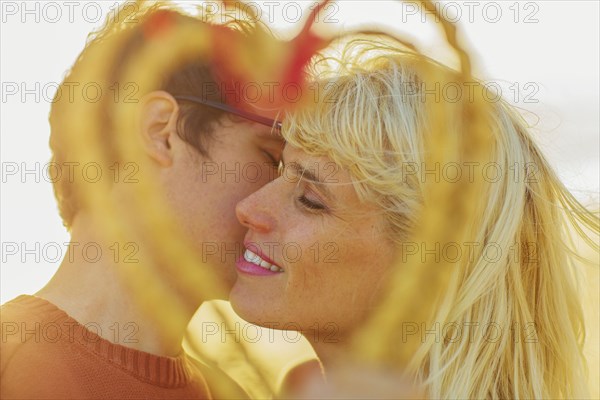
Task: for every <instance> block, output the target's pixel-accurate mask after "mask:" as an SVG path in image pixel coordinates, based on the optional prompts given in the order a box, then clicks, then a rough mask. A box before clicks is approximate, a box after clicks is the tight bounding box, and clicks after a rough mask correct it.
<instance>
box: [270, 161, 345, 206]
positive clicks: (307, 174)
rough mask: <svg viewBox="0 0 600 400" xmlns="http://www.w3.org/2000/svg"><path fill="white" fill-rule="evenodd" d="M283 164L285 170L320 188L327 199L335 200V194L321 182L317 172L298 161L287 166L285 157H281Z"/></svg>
mask: <svg viewBox="0 0 600 400" xmlns="http://www.w3.org/2000/svg"><path fill="white" fill-rule="evenodd" d="M281 163H282V165H283V168H290V169H291V170H292V171H293V172H294V174H296V175H298V176H299V177H300V178H301V179H304V180H307V181H309V182H310V183H312V184H314V185H315V186H317V187H318V188H319V190H321V191H323V194H325V195H326V196H327V197H329V198H332V199H333V198H335V196H334V195H333V193H332V192H331V190H330V188H329V185H327V184H326V183H325V182H323V181H321V180H319V177H318V175H317V174H315V172H314V171H313V170H311V169H309V168H306V167H304V166H303V165H302V164H300V163H299V162H297V161H292V162H290V163H289V164H286V163H285V161H284V160H283V156H282V157H281Z"/></svg>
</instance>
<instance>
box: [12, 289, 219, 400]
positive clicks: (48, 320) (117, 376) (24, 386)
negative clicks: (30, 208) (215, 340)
mask: <svg viewBox="0 0 600 400" xmlns="http://www.w3.org/2000/svg"><path fill="white" fill-rule="evenodd" d="M0 312H1V314H0V318H1V320H2V332H1V334H2V338H1V343H0V398H2V399H12V398H21V399H209V398H210V394H209V391H208V387H207V385H206V381H205V380H204V378H203V376H202V374H201V373H200V372H199V371H198V370H197V369H196V368H195V366H194V365H193V364H192V363H191V362H190V360H189V359H187V358H186V355H185V353H182V354H181V355H180V356H178V357H160V356H156V355H153V354H150V353H145V352H142V351H138V350H134V349H131V348H128V347H125V346H122V345H119V344H115V343H112V342H110V341H108V340H106V339H103V338H101V337H100V336H98V335H97V334H96V333H94V332H92V331H91V330H88V329H86V327H84V326H83V325H81V324H79V323H78V322H77V321H75V320H74V319H73V318H71V317H70V316H68V315H67V314H66V313H65V312H64V311H62V310H61V309H59V308H58V307H56V306H55V305H53V304H52V303H49V302H48V301H46V300H44V299H41V298H38V297H34V296H25V295H23V296H19V297H17V298H16V299H14V300H11V301H9V302H7V303H5V304H4V305H3V306H2V307H0Z"/></svg>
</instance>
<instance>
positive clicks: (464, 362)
mask: <svg viewBox="0 0 600 400" xmlns="http://www.w3.org/2000/svg"><path fill="white" fill-rule="evenodd" d="M185 18H194V17H190V16H185ZM139 20H140V21H143V16H140V18H139ZM130 25H131V24H130ZM133 25H135V24H133ZM128 29H138V28H136V27H135V26H128V27H125V28H124V29H123V31H127V30H128ZM109 34H117V35H118V34H122V33H120V31H119V30H118V29H113V30H112V31H111V32H99V33H97V34H96V37H95V38H94V39H93V40H91V41H90V42H89V43H88V45H87V47H86V50H84V54H82V56H80V58H79V59H78V62H77V63H76V64H75V65H74V66H73V69H72V70H71V74H73V73H76V71H77V68H78V63H79V61H80V60H81V59H84V58H85V52H86V51H87V49H88V48H89V47H92V46H95V45H96V43H98V42H102V38H103V35H109ZM135 45H136V44H129V45H128V46H129V47H128V49H129V50H130V51H132V49H133V48H134V46H135ZM138 45H139V43H138ZM345 46H346V47H345V49H344V50H345V51H344V52H343V53H342V55H341V56H340V58H339V60H338V63H337V64H336V67H335V68H333V67H332V68H330V69H327V68H325V67H323V70H320V69H319V68H321V66H323V65H325V64H327V62H322V63H318V62H316V63H315V71H319V72H318V73H315V74H314V79H315V81H316V82H317V83H318V84H319V87H320V88H321V89H322V91H321V92H320V93H319V96H318V98H317V99H316V100H317V101H315V102H314V103H313V104H307V105H305V106H304V107H302V108H301V109H298V110H297V111H296V112H294V113H291V114H289V115H286V116H285V119H284V120H283V122H282V126H281V131H280V133H279V131H278V130H276V129H274V128H273V126H274V124H275V123H274V122H272V123H269V122H265V121H264V120H263V119H261V118H254V117H253V116H251V115H248V114H243V115H241V114H240V113H238V112H237V111H236V110H235V109H233V108H229V109H228V111H224V110H223V109H222V107H218V106H217V107H214V106H213V105H207V104H206V102H205V101H203V100H202V96H197V95H198V93H203V92H202V91H203V89H204V88H206V85H215V86H216V82H215V81H214V80H213V78H212V74H211V69H210V66H211V63H210V61H207V60H204V61H202V62H194V63H190V64H188V65H185V66H184V67H182V68H180V69H178V70H177V71H175V72H174V73H173V74H172V75H171V76H168V77H164V79H163V80H162V86H161V88H160V90H156V91H152V92H150V93H147V94H145V96H144V98H143V99H142V101H141V102H140V117H141V118H140V121H141V123H140V124H139V125H138V128H139V131H137V132H132V134H135V135H137V136H138V137H139V138H140V139H141V140H140V141H139V145H140V146H141V147H142V148H143V150H144V153H145V156H146V157H148V158H149V159H150V160H151V161H152V163H153V169H152V174H153V177H154V179H155V180H156V181H157V182H159V184H160V187H161V190H163V191H164V194H165V198H166V199H167V201H168V202H169V205H170V206H171V209H172V210H173V213H174V214H175V218H177V221H178V222H179V224H180V226H181V227H182V229H183V230H184V232H185V234H186V236H187V238H188V239H189V240H190V241H191V242H192V243H194V244H195V245H196V247H197V251H198V253H200V254H201V253H202V251H203V246H202V245H203V243H208V242H211V243H220V244H222V245H223V247H222V248H224V249H232V248H236V249H239V251H237V256H238V257H236V260H234V259H233V257H232V255H231V254H229V253H225V250H222V252H223V254H222V253H217V254H204V255H203V258H204V259H205V260H206V261H207V263H206V264H205V266H206V267H208V268H212V269H214V271H213V272H214V273H215V275H216V276H217V277H218V279H219V281H220V282H219V283H220V284H222V285H223V287H225V288H226V289H230V292H229V293H227V292H226V291H225V292H223V293H221V295H222V298H229V299H230V301H231V303H232V306H233V308H234V310H235V311H236V312H237V313H238V314H239V315H240V316H241V317H242V318H244V319H246V320H247V321H249V322H252V323H255V324H258V325H261V324H263V325H267V326H272V324H273V323H278V326H282V325H286V324H287V325H288V326H291V324H293V326H294V327H296V328H297V329H299V330H300V331H304V332H309V333H310V334H307V335H306V338H307V339H308V340H309V342H311V341H312V342H311V344H312V345H313V347H314V349H315V351H316V353H317V355H318V356H319V359H320V361H321V363H322V366H323V368H324V371H325V374H327V373H328V372H329V371H330V370H331V371H334V372H335V369H336V368H337V367H338V366H339V364H340V362H343V358H342V357H343V356H344V353H345V352H347V351H349V348H350V347H349V346H350V342H351V339H352V337H353V336H354V333H356V332H357V331H358V330H359V328H360V327H361V326H362V325H363V324H364V323H365V322H366V321H367V320H368V317H369V316H371V315H372V314H373V313H375V312H376V311H377V309H378V306H379V304H380V301H382V299H383V297H384V296H385V293H387V291H389V290H391V291H393V290H394V287H391V288H390V287H388V286H387V283H389V282H390V281H391V279H392V276H393V275H394V274H395V273H396V270H398V269H400V271H401V269H402V267H403V265H402V263H398V262H397V261H398V260H402V259H403V252H407V251H408V250H410V251H411V252H414V248H413V247H410V248H409V247H408V246H407V245H406V244H407V241H409V240H410V238H411V235H412V233H413V232H414V231H415V230H416V229H417V228H418V226H419V220H418V216H419V210H420V209H421V208H422V207H423V206H424V203H425V201H426V198H427V194H426V190H427V185H430V184H431V182H428V181H427V175H423V174H422V171H420V170H419V166H421V165H423V159H424V156H425V154H426V153H428V152H430V151H432V149H433V147H432V146H435V143H432V142H431V141H430V140H429V138H428V135H429V134H430V132H429V130H430V129H431V121H432V119H433V118H434V116H433V115H431V108H429V105H428V99H427V94H426V93H424V92H423V91H420V90H418V88H419V87H420V86H419V85H421V84H423V83H432V82H428V81H427V80H428V79H430V76H429V75H426V74H422V73H421V71H420V68H419V65H420V64H419V63H417V62H415V60H416V58H415V56H414V55H412V54H411V53H410V52H405V51H402V50H399V49H394V48H393V47H386V46H381V45H380V44H377V43H375V42H369V41H366V40H356V41H352V42H350V43H348V44H346V45H345ZM123 57H126V55H124V56H123ZM323 60H324V61H325V59H323ZM328 61H332V60H331V59H329V60H328ZM120 62H125V61H124V60H123V59H120V60H117V61H116V62H115V63H116V64H115V66H114V69H115V71H117V70H118V69H119V67H120V66H119V65H118V63H120ZM428 65H429V67H430V68H433V69H434V70H436V71H437V72H438V73H439V74H441V75H442V76H444V77H446V78H447V79H453V76H454V75H453V72H452V71H450V70H448V69H445V68H443V67H441V66H439V65H437V64H434V63H428ZM337 67H339V68H337ZM69 76H70V75H67V77H66V78H65V82H68V81H69ZM407 83H410V84H412V85H411V87H412V88H415V87H416V88H417V90H416V91H414V90H410V91H407V85H406V84H407ZM428 87H430V86H428ZM192 96H195V97H192ZM198 98H200V99H199V100H198ZM204 98H206V97H205V96H204ZM209 100H212V101H215V102H219V101H220V94H218V93H215V94H214V99H210V98H209ZM202 103H204V104H202ZM488 111H489V114H488V115H485V117H484V118H485V124H486V126H487V127H488V130H489V134H490V135H491V142H492V154H493V161H494V162H495V163H497V164H498V165H500V166H502V167H504V168H508V167H510V166H513V165H519V166H521V167H523V168H524V166H525V165H535V166H536V170H535V172H536V174H535V179H513V178H514V177H513V175H510V174H504V176H503V177H502V178H501V179H500V180H499V181H494V182H488V184H487V186H485V191H483V192H482V193H481V194H480V196H479V197H478V198H477V203H476V204H473V205H472V206H473V207H474V208H475V209H477V210H478V211H477V212H478V213H479V214H478V217H479V219H478V221H479V224H478V226H477V231H478V232H480V233H481V236H480V237H479V238H480V243H488V242H491V243H495V244H498V245H500V246H502V250H503V251H504V250H505V251H504V252H503V253H502V254H503V255H502V257H499V258H495V259H494V261H493V262H490V261H489V257H486V254H485V253H484V252H483V251H482V250H481V249H477V248H475V249H471V250H472V251H473V258H472V259H471V260H470V261H469V263H468V264H466V265H465V266H464V267H462V266H461V268H457V269H456V270H455V271H454V272H453V274H454V275H453V276H452V277H451V279H450V280H449V282H448V285H447V287H446V288H444V289H445V291H446V293H445V294H444V296H445V297H444V299H445V302H444V304H440V305H439V307H438V310H436V313H435V315H434V320H435V321H436V322H438V323H441V324H442V325H448V324H455V325H459V326H463V327H464V326H467V327H468V326H473V325H474V323H477V324H479V326H481V325H484V324H489V323H494V324H497V325H498V326H501V327H502V330H501V332H502V334H501V335H500V336H499V338H497V339H495V340H486V338H485V337H484V336H482V335H480V334H479V335H472V334H467V332H463V334H462V335H459V336H452V337H451V338H447V337H444V338H443V339H442V340H431V339H432V338H430V337H426V338H425V340H423V341H422V343H421V345H420V346H419V348H418V349H417V350H416V352H415V354H414V357H413V359H412V360H411V363H410V368H412V370H411V371H410V372H411V374H412V375H411V376H413V377H414V378H415V379H416V381H417V384H418V385H419V387H420V388H422V390H423V391H424V393H426V395H427V397H430V398H471V397H477V398H482V397H493V398H497V397H502V398H515V397H528V398H532V397H536V398H550V397H551V398H555V397H566V398H574V397H582V396H584V395H585V386H586V383H585V379H586V377H585V375H584V371H585V361H584V359H583V356H582V353H581V346H582V343H581V337H582V336H581V335H582V334H583V325H582V322H583V321H582V311H581V305H580V304H579V302H578V301H577V292H576V289H575V283H574V281H573V278H572V271H571V270H570V267H571V259H570V254H569V253H568V249H567V248H566V247H563V243H564V242H565V240H564V239H563V238H562V236H563V235H564V234H565V233H564V232H563V231H562V230H561V229H562V226H563V224H564V223H565V222H566V221H567V220H566V219H565V218H566V217H565V216H563V215H562V214H560V211H561V210H559V207H561V206H562V207H566V208H567V209H568V210H570V212H571V213H570V214H569V216H568V218H569V221H571V222H573V223H577V222H579V223H580V224H581V225H586V226H589V227H590V228H591V229H592V230H594V231H595V232H597V231H598V221H597V219H596V217H595V216H593V215H592V214H590V213H589V212H588V211H587V210H585V209H584V208H583V207H582V206H581V205H579V203H577V202H576V200H574V199H573V197H571V195H570V194H569V193H568V191H567V190H566V189H565V188H564V186H563V185H562V184H561V183H560V182H559V180H558V179H557V178H556V176H555V174H554V173H553V172H552V171H551V169H550V167H549V166H548V163H547V162H546V161H545V159H544V158H543V157H542V155H541V153H540V151H539V150H538V149H537V147H536V145H535V144H534V143H533V141H532V139H531V137H530V136H529V134H528V133H527V130H526V128H525V125H524V122H523V121H521V120H520V119H519V117H518V116H517V114H516V113H515V112H514V111H513V110H511V109H510V107H509V106H507V105H506V104H505V103H503V102H496V103H493V104H491V105H490V107H489V110H488ZM70 115H71V114H70V104H69V103H68V102H67V101H65V100H64V99H63V100H61V99H57V101H56V103H55V104H53V107H52V111H51V115H50V124H51V129H52V132H51V147H52V151H53V161H55V162H57V163H64V162H68V161H70V160H72V157H73V154H70V153H69V152H68V151H67V149H68V144H67V143H65V142H64V139H63V138H61V127H62V126H63V124H64V122H63V120H64V119H65V118H69V117H70ZM248 117H249V118H250V119H248ZM435 117H436V118H437V117H438V116H435ZM453 117H456V116H449V117H448V118H449V120H448V121H444V123H446V122H447V124H446V125H445V126H447V127H448V132H449V134H451V133H452V125H451V124H452V123H453V121H452V119H453ZM106 118H109V117H108V115H107V116H106ZM465 118H466V116H465ZM454 122H455V121H454ZM107 126H110V123H107ZM428 132H429V133H428ZM108 134H109V132H107V135H108ZM108 140H109V138H107V141H108ZM207 162H211V163H214V165H218V166H220V167H221V168H227V169H228V170H233V169H234V168H235V167H234V165H235V164H236V163H238V164H241V165H245V164H249V163H254V164H255V165H260V166H261V168H262V171H261V174H260V175H259V176H260V179H257V180H255V179H253V180H249V179H241V180H239V181H236V179H221V174H213V175H202V168H203V165H206V163H207ZM407 165H410V166H417V169H416V170H414V169H413V170H410V171H408V172H410V173H408V172H407V169H406V168H404V166H407ZM431 179H435V178H431ZM74 185H75V184H74V183H73V182H69V181H67V180H61V181H58V182H56V183H55V193H56V197H57V200H58V205H59V209H60V213H61V216H62V218H63V220H64V223H65V225H66V227H67V228H68V229H69V231H70V233H71V237H72V242H73V243H86V242H94V243H99V244H100V246H101V247H102V248H103V249H105V254H112V253H111V252H110V250H107V249H109V248H110V246H111V245H112V243H111V242H110V240H107V239H106V238H104V237H103V236H102V235H101V234H100V233H99V232H97V229H95V224H94V220H95V218H97V217H98V216H95V215H92V213H91V212H90V210H87V209H85V208H84V207H82V206H81V205H80V204H79V203H78V201H77V196H76V194H75V191H76V190H77V188H76V187H75V186H74ZM111 190H112V192H111V195H112V196H115V197H116V198H119V197H120V196H126V195H127V189H126V188H123V185H118V184H115V185H114V187H113V188H112V189H111ZM436 201H439V202H444V201H451V199H438V200H436ZM140 243H143V242H140ZM240 244H242V246H239V245H240ZM286 244H293V246H291V245H290V246H285V245H286ZM515 244H517V246H521V245H523V244H526V245H529V246H534V248H535V250H536V253H535V257H533V258H532V257H528V255H529V253H527V254H525V253H521V252H519V253H518V254H516V255H515V253H514V252H512V253H511V252H509V251H508V249H509V248H510V246H514V245H515ZM292 247H293V249H292V250H290V248H292ZM284 248H286V249H288V251H287V252H284ZM418 251H419V252H423V251H424V250H423V249H418ZM292 253H293V254H292ZM116 261H120V260H116ZM120 267H121V265H119V262H115V260H112V259H109V258H108V257H103V258H102V259H101V260H100V261H99V262H94V263H92V262H90V261H89V259H87V258H86V257H84V256H82V254H81V252H78V251H77V250H76V249H73V251H72V253H71V257H69V258H65V260H63V262H62V264H61V266H60V268H59V270H58V271H57V273H56V274H55V276H54V277H53V278H52V280H51V281H50V282H49V283H48V284H47V285H46V286H45V287H44V288H43V289H41V290H40V291H39V292H37V293H36V294H35V296H26V295H23V296H20V297H18V298H16V299H14V300H12V301H10V302H8V303H6V304H4V305H3V306H2V321H3V326H2V330H3V332H2V338H3V340H2V363H1V369H0V373H1V379H2V381H1V391H0V393H1V394H2V398H29V399H32V398H78V399H81V398H161V399H166V398H173V399H176V398H177V399H180V398H211V397H213V398H219V397H220V395H219V390H218V387H217V386H219V385H221V384H222V382H223V379H224V378H223V377H222V376H220V375H219V377H218V379H217V378H215V382H216V381H217V380H218V381H219V382H220V383H219V384H218V385H217V384H214V385H213V383H212V382H213V376H216V375H217V373H216V372H215V371H212V370H210V369H207V368H206V367H205V366H202V365H199V364H197V363H195V362H194V361H193V360H191V359H190V358H189V357H186V355H185V353H184V352H183V350H182V347H181V341H182V338H183V336H184V334H185V331H186V325H187V322H188V321H189V319H190V318H191V317H192V315H193V314H194V312H195V311H196V309H197V308H198V307H199V306H200V304H201V303H202V302H203V301H208V300H211V298H206V297H203V296H202V294H199V295H198V298H195V299H193V300H192V299H189V298H187V297H185V296H181V298H178V299H177V301H179V304H181V309H182V310H184V311H185V313H186V315H187V316H188V320H185V321H184V320H181V321H180V324H179V325H177V326H171V329H172V330H173V331H175V332H178V335H171V336H169V337H168V339H165V337H162V336H161V335H160V333H159V330H158V329H157V328H156V326H155V322H154V321H153V320H152V319H150V318H149V317H148V316H147V315H146V314H145V313H144V312H143V311H142V309H141V308H140V306H139V305H138V304H137V303H136V302H135V299H134V298H133V297H134V296H133V295H132V293H131V292H129V291H128V288H127V287H126V286H124V285H123V284H122V283H121V281H120V278H119V276H118V273H117V272H116V269H117V268H120ZM165 284H166V285H167V286H171V287H172V288H175V289H176V288H177V284H176V283H173V282H168V281H167V282H165ZM408 301H414V302H419V301H423V299H418V298H414V299H409V300H408ZM132 322H133V324H132ZM527 324H529V325H527ZM331 326H335V329H336V332H335V335H336V337H335V339H336V340H333V341H323V340H313V339H314V338H315V337H320V338H323V337H324V336H325V335H327V334H329V333H330V327H331ZM515 326H517V329H512V328H513V327H515ZM525 326H528V327H533V328H534V333H535V337H536V340H535V341H525V340H523V339H522V337H523V336H524V333H523V332H521V331H520V330H521V329H523V328H524V327H525ZM315 327H317V329H324V332H322V335H314V333H315ZM40 332H41V334H40ZM132 332H134V333H135V338H136V340H135V341H130V342H123V341H122V338H123V336H125V335H126V334H127V333H132ZM116 333H119V334H116ZM391 339H392V340H393V341H396V342H397V344H398V346H402V340H403V338H402V337H401V332H397V336H396V337H392V338H391ZM433 339H435V338H433ZM390 351H391V352H392V351H393V349H390ZM340 360H342V361H340ZM388 383H389V382H388ZM229 385H231V386H232V387H233V386H235V383H234V382H229ZM228 393H231V392H228ZM289 395H290V396H292V395H294V394H293V393H290V394H289ZM284 396H285V394H284Z"/></svg>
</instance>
